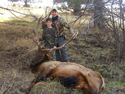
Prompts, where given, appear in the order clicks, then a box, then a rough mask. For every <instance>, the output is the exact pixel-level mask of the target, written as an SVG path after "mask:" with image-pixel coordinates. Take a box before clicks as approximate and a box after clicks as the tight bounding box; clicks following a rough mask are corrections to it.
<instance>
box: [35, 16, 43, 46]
mask: <svg viewBox="0 0 125 94" xmlns="http://www.w3.org/2000/svg"><path fill="white" fill-rule="evenodd" d="M41 17H42V16H41ZM41 17H40V18H39V20H38V23H37V27H36V30H33V32H34V34H35V36H36V37H37V38H38V28H39V24H40V21H41ZM33 41H34V42H35V43H36V44H37V46H40V42H39V40H33Z"/></svg>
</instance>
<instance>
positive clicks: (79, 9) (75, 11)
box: [73, 1, 81, 15]
mask: <svg viewBox="0 0 125 94" xmlns="http://www.w3.org/2000/svg"><path fill="white" fill-rule="evenodd" d="M80 11H81V4H80V2H79V1H78V2H76V3H75V6H74V13H73V14H74V15H78V14H79V12H80Z"/></svg>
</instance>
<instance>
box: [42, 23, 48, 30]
mask: <svg viewBox="0 0 125 94" xmlns="http://www.w3.org/2000/svg"><path fill="white" fill-rule="evenodd" d="M45 27H47V25H46V22H45V21H44V22H42V29H44V28H45Z"/></svg>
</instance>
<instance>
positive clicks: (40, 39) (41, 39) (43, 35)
mask: <svg viewBox="0 0 125 94" xmlns="http://www.w3.org/2000/svg"><path fill="white" fill-rule="evenodd" d="M43 40H45V32H44V30H43V34H42V37H41V38H39V41H43Z"/></svg>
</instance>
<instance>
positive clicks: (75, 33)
mask: <svg viewBox="0 0 125 94" xmlns="http://www.w3.org/2000/svg"><path fill="white" fill-rule="evenodd" d="M77 34H78V32H76V33H75V34H74V35H73V36H72V37H71V38H70V39H69V40H68V41H67V42H66V43H65V44H63V45H62V46H60V47H56V48H51V49H43V51H52V50H58V49H62V48H63V47H64V46H66V45H67V44H68V43H69V42H70V41H71V40H73V39H74V38H75V37H76V35H77Z"/></svg>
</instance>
